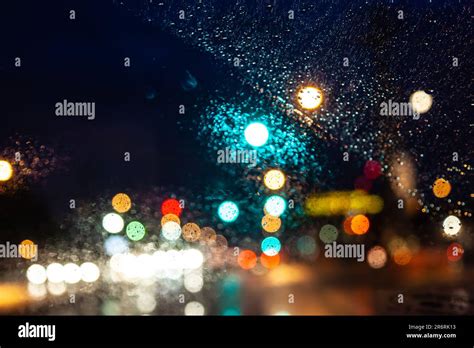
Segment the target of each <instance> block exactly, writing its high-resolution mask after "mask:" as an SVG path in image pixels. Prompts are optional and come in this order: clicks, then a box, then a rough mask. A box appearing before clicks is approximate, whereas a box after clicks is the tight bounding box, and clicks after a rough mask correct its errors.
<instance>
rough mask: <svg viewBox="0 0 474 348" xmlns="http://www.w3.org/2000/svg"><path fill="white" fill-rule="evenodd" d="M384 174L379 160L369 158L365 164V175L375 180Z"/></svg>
mask: <svg viewBox="0 0 474 348" xmlns="http://www.w3.org/2000/svg"><path fill="white" fill-rule="evenodd" d="M381 174H382V166H381V165H380V163H379V162H377V161H373V160H369V161H367V162H365V165H364V175H365V177H366V178H367V179H369V180H375V179H377V178H378V177H379V176H380V175H381Z"/></svg>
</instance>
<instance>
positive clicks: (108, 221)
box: [102, 213, 125, 233]
mask: <svg viewBox="0 0 474 348" xmlns="http://www.w3.org/2000/svg"><path fill="white" fill-rule="evenodd" d="M124 225H125V223H124V221H123V218H122V217H121V216H120V215H119V214H115V213H109V214H107V215H105V216H104V218H103V219H102V227H104V229H105V230H106V231H107V232H109V233H119V232H120V231H122V230H123V227H124Z"/></svg>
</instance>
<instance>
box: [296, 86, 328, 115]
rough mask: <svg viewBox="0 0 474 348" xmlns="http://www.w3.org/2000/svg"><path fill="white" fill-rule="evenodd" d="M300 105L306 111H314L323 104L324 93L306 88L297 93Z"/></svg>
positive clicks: (309, 87)
mask: <svg viewBox="0 0 474 348" xmlns="http://www.w3.org/2000/svg"><path fill="white" fill-rule="evenodd" d="M296 99H297V101H298V104H299V105H300V106H301V107H302V108H303V109H305V110H314V109H316V108H318V107H319V106H320V105H321V103H322V102H323V93H322V92H321V90H320V89H319V88H316V87H312V86H305V87H302V88H300V89H299V90H298V92H297V93H296Z"/></svg>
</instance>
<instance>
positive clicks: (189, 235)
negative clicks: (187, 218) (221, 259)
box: [183, 222, 201, 242]
mask: <svg viewBox="0 0 474 348" xmlns="http://www.w3.org/2000/svg"><path fill="white" fill-rule="evenodd" d="M200 236H201V229H200V228H199V226H198V225H197V224H195V223H194V222H188V223H187V224H185V225H184V226H183V238H184V240H185V241H188V242H195V241H197V240H198V239H199V237H200Z"/></svg>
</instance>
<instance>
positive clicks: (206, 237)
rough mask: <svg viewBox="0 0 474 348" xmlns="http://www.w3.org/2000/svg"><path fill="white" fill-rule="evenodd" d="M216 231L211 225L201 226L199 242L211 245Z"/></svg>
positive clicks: (215, 237) (214, 240)
mask: <svg viewBox="0 0 474 348" xmlns="http://www.w3.org/2000/svg"><path fill="white" fill-rule="evenodd" d="M216 239H217V233H216V231H214V229H213V228H212V227H203V228H201V236H200V238H199V240H200V242H201V243H203V244H207V245H213V244H214V243H215V242H216Z"/></svg>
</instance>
